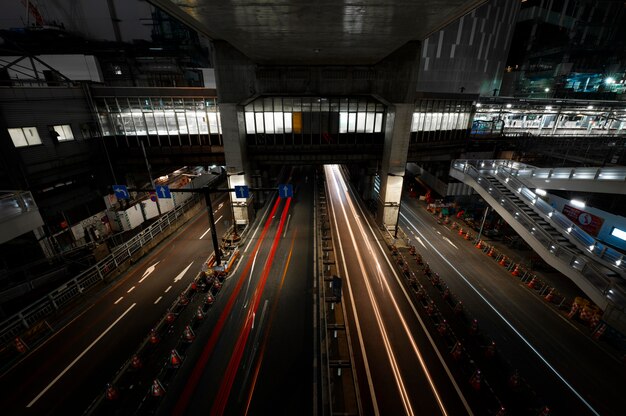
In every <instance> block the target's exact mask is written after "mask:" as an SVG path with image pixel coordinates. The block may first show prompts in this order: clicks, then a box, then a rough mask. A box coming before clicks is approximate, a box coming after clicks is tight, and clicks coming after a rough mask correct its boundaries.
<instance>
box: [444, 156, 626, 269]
mask: <svg viewBox="0 0 626 416" xmlns="http://www.w3.org/2000/svg"><path fill="white" fill-rule="evenodd" d="M463 163H465V164H469V165H472V166H474V167H475V168H476V169H478V170H479V171H483V172H488V173H489V174H491V175H493V176H495V177H497V178H499V179H502V181H503V182H504V184H505V185H506V186H507V187H509V188H510V190H511V191H512V192H514V193H516V194H517V196H518V197H519V198H520V199H522V201H524V202H525V203H526V204H527V205H528V206H529V207H531V208H532V209H533V210H534V211H535V212H536V213H537V214H538V215H539V216H540V217H542V218H543V219H544V220H545V221H547V222H548V223H550V224H551V225H552V226H553V227H554V228H556V229H557V230H559V231H561V233H562V234H563V236H564V237H566V238H567V239H568V240H569V241H570V242H572V243H573V244H574V245H576V246H577V247H578V248H579V249H580V250H581V251H585V253H586V254H587V255H588V256H591V257H593V258H594V259H596V260H598V261H599V262H600V263H602V264H604V265H605V266H607V267H609V268H611V269H612V270H615V271H616V272H617V273H619V274H620V275H622V276H624V275H626V261H625V259H624V254H622V253H620V252H619V251H617V250H615V249H613V248H611V247H609V246H607V245H606V244H603V243H601V242H600V241H598V240H596V239H595V238H594V237H592V236H591V235H589V234H587V233H586V232H585V231H584V230H583V229H582V228H580V227H579V226H578V225H576V224H575V223H574V222H573V221H571V220H570V219H569V218H567V217H566V216H565V215H563V214H562V213H561V212H559V211H557V210H555V209H554V207H553V206H552V205H550V204H548V203H547V202H546V201H544V200H543V199H541V198H540V197H539V196H538V195H537V194H536V193H535V192H533V191H532V190H531V189H529V188H528V187H527V186H526V185H524V183H522V181H520V180H519V179H518V178H519V177H520V175H518V172H528V171H529V168H531V166H530V165H523V164H520V163H517V162H512V161H510V160H457V161H455V162H453V166H454V167H455V168H457V164H463ZM458 166H460V165H458ZM532 168H534V167H532ZM566 169H567V170H568V171H574V174H576V172H578V175H575V176H574V177H578V176H581V178H579V179H589V177H590V176H592V172H595V173H593V175H597V174H599V173H602V172H601V171H603V170H606V171H607V172H605V173H604V175H606V177H605V179H606V180H615V179H611V178H617V177H620V176H621V175H626V168H623V169H614V168H575V169H574V168H566ZM546 170H553V171H555V172H556V171H559V169H546ZM598 171H600V172H599V173H598ZM609 172H610V173H609ZM557 173H558V174H559V175H561V174H562V173H561V172H557ZM570 174H571V173H570ZM524 175H527V173H524ZM604 175H603V176H604ZM552 177H553V178H554V176H552Z"/></svg>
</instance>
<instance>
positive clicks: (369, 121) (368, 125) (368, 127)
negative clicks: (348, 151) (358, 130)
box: [365, 113, 376, 133]
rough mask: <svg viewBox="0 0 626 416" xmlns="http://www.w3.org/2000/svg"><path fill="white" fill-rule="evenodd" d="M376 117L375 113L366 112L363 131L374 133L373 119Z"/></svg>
mask: <svg viewBox="0 0 626 416" xmlns="http://www.w3.org/2000/svg"><path fill="white" fill-rule="evenodd" d="M375 118H376V114H375V113H367V115H366V118H365V132H366V133H374V119H375Z"/></svg>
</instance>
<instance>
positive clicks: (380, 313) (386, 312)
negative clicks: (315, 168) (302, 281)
mask: <svg viewBox="0 0 626 416" xmlns="http://www.w3.org/2000/svg"><path fill="white" fill-rule="evenodd" d="M325 172H326V179H327V184H328V198H329V201H330V207H331V217H333V220H332V221H333V223H332V225H331V228H333V233H334V238H335V247H336V251H337V252H336V253H335V254H336V258H337V259H338V266H339V270H340V273H341V274H342V279H343V280H344V284H343V286H344V287H343V292H344V300H345V302H346V310H347V312H348V324H349V325H350V332H351V334H352V339H351V343H352V349H353V351H354V354H355V357H354V358H355V363H356V372H357V376H358V380H359V383H358V385H359V391H360V396H361V399H362V405H363V412H364V414H385V415H401V414H406V415H414V414H422V415H426V414H427V415H438V414H439V415H443V414H448V415H462V414H471V410H470V409H469V405H468V404H467V402H466V400H465V398H464V396H463V394H462V393H461V390H460V388H459V387H458V385H457V383H456V381H454V380H453V379H452V377H451V376H449V374H450V371H449V369H448V367H447V366H446V364H445V362H444V360H443V359H442V355H443V354H445V352H440V351H438V350H437V348H436V346H435V343H434V342H433V341H432V337H431V335H430V334H429V333H428V331H427V329H426V326H425V325H424V323H423V321H422V319H421V318H420V317H419V315H418V314H417V311H416V309H415V308H414V307H413V305H412V302H411V299H410V297H409V296H408V294H407V292H406V289H405V288H404V285H403V284H402V282H401V279H400V277H399V276H398V274H397V272H396V271H395V270H394V267H393V266H392V263H391V261H390V259H389V257H388V255H387V254H386V250H383V247H382V246H383V243H382V242H381V241H380V240H379V238H378V237H376V234H375V233H374V232H373V226H372V225H371V224H370V223H369V222H368V216H367V215H366V214H365V213H364V212H363V211H362V210H361V208H360V206H359V205H358V204H357V203H356V202H355V200H356V198H355V196H354V195H353V194H352V191H351V190H350V188H348V187H347V185H346V182H345V179H344V177H343V175H342V173H341V170H340V168H339V167H337V166H326V167H325Z"/></svg>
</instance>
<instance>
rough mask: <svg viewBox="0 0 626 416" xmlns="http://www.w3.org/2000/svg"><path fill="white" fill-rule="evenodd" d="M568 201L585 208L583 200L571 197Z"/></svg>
mask: <svg viewBox="0 0 626 416" xmlns="http://www.w3.org/2000/svg"><path fill="white" fill-rule="evenodd" d="M569 203H570V204H572V205H574V206H575V207H577V208H585V202H584V201H580V200H578V199H572V200H571V201H569Z"/></svg>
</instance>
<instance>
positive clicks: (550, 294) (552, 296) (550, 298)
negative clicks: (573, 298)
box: [544, 288, 554, 302]
mask: <svg viewBox="0 0 626 416" xmlns="http://www.w3.org/2000/svg"><path fill="white" fill-rule="evenodd" d="M544 299H545V300H546V302H552V299H554V288H552V289H550V291H549V292H548V294H547V295H546V296H545V297H544Z"/></svg>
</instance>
